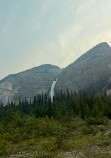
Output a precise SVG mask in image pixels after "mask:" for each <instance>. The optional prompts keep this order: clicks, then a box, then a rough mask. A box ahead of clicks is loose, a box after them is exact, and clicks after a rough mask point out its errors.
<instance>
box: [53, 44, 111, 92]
mask: <svg viewBox="0 0 111 158" xmlns="http://www.w3.org/2000/svg"><path fill="white" fill-rule="evenodd" d="M110 77H111V48H110V46H109V45H108V44H107V43H100V44H98V45H97V46H95V47H94V48H92V49H91V50H89V51H88V52H87V53H85V54H83V55H82V56H81V57H80V58H79V59H77V60H76V61H75V62H74V63H72V64H71V65H69V66H68V67H66V68H65V69H64V70H63V71H62V73H61V75H60V76H59V78H58V82H57V84H56V90H57V91H58V90H61V89H62V90H63V91H66V89H67V87H68V89H69V91H79V90H89V91H92V92H94V93H98V92H99V91H101V90H103V89H104V88H105V86H106V85H107V84H108V82H109V80H110Z"/></svg>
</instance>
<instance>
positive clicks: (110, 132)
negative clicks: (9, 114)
mask: <svg viewBox="0 0 111 158" xmlns="http://www.w3.org/2000/svg"><path fill="white" fill-rule="evenodd" d="M101 120H102V121H100V120H97V119H94V118H91V119H88V120H81V119H80V118H74V119H71V120H64V121H57V120H54V119H53V118H51V119H49V118H47V117H46V118H39V119H35V118H30V120H28V124H27V125H26V126H27V128H28V129H29V128H34V129H33V134H32V133H31V132H30V133H31V134H30V133H28V132H26V130H24V131H23V132H26V134H25V133H24V137H25V138H24V141H19V139H18V137H20V136H19V133H18V135H17V136H16V141H17V142H16V141H15V142H14V141H13V142H11V143H10V141H9V140H8V139H9V136H8V134H7V136H6V134H5V135H4V137H5V138H6V137H7V138H6V139H7V141H6V139H5V140H3V141H2V145H1V149H0V155H1V156H0V157H1V158H31V157H32V158H111V120H109V119H107V118H104V119H103V118H102V119H101ZM34 121H35V124H36V123H37V124H38V128H37V129H35V127H34ZM36 121H37V122H36ZM29 122H30V123H29ZM32 122H33V123H32ZM19 132H20V131H19ZM12 137H14V135H13V136H12ZM2 139H3V137H2ZM3 143H4V146H3ZM0 144H1V143H0Z"/></svg>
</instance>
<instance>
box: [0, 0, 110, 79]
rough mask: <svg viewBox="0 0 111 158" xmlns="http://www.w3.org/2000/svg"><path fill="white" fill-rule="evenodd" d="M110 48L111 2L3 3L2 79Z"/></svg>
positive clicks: (35, 0) (44, 0) (48, 0)
mask: <svg viewBox="0 0 111 158" xmlns="http://www.w3.org/2000/svg"><path fill="white" fill-rule="evenodd" d="M103 41H106V42H108V43H109V45H111V0H0V79H1V78H3V77H5V76H6V75H8V74H12V73H17V72H20V71H23V70H26V69H28V68H32V67H35V66H38V65H41V64H46V63H49V64H55V65H58V66H60V67H65V66H67V65H68V64H70V63H71V62H73V61H74V60H76V59H77V58H78V57H79V56H80V55H82V54H83V53H84V52H86V51H87V50H88V49H90V48H92V47H93V46H95V45H96V44H98V43H100V42H103Z"/></svg>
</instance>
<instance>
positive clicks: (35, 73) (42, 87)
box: [0, 42, 111, 104]
mask: <svg viewBox="0 0 111 158" xmlns="http://www.w3.org/2000/svg"><path fill="white" fill-rule="evenodd" d="M57 77H58V80H57V83H56V85H54V87H53V91H54V89H55V90H56V92H58V91H60V90H61V89H62V91H66V90H67V88H68V89H69V91H70V92H71V91H76V92H78V91H80V90H82V91H83V90H85V91H88V92H91V93H92V92H93V93H95V94H96V93H99V92H101V91H107V90H109V89H110V87H111V86H110V85H111V47H110V46H109V45H108V44H107V43H105V42H104V43H100V44H98V45H97V46H95V47H93V48H92V49H91V50H89V51H88V52H86V53H85V54H83V55H82V56H81V57H80V58H78V59H77V60H76V61H75V62H73V63H72V64H70V65H69V66H68V67H66V68H65V69H60V68H59V67H58V66H54V65H50V64H45V65H41V66H38V67H34V68H32V69H29V70H27V71H23V72H21V73H17V74H14V75H9V76H7V77H6V78H4V79H3V80H1V81H0V100H2V102H3V103H5V104H6V103H7V102H8V100H9V101H11V100H14V101H17V100H18V99H19V97H20V98H24V97H27V98H30V97H31V98H32V97H33V96H34V95H36V94H39V93H47V94H48V95H49V92H50V89H51V86H52V84H53V83H55V82H53V81H55V80H56V78H57ZM109 91H110V90H109ZM53 93H54V92H53Z"/></svg>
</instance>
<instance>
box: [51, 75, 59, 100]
mask: <svg viewBox="0 0 111 158" xmlns="http://www.w3.org/2000/svg"><path fill="white" fill-rule="evenodd" d="M57 80H58V77H57V79H56V80H55V81H53V83H52V86H51V91H50V95H51V102H53V99H54V88H55V85H56V83H57Z"/></svg>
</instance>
